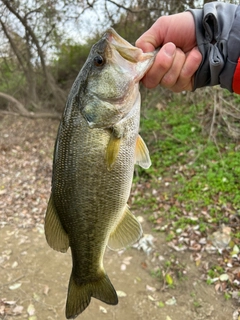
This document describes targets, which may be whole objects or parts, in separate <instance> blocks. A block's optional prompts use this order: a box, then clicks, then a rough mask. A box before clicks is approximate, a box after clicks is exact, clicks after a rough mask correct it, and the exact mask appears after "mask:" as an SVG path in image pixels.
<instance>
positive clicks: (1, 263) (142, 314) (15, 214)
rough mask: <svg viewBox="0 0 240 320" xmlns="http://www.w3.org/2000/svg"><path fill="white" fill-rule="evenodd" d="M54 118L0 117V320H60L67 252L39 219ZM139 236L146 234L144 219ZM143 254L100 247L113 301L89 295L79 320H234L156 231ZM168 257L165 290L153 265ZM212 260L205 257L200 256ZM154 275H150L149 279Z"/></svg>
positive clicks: (186, 258) (228, 304)
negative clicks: (52, 241) (172, 269)
mask: <svg viewBox="0 0 240 320" xmlns="http://www.w3.org/2000/svg"><path fill="white" fill-rule="evenodd" d="M56 130H57V122H53V121H48V120H44V121H43V120H35V121H34V120H27V119H20V120H18V121H16V120H14V121H13V120H12V119H9V118H4V119H2V120H1V119H0V163H1V176H0V179H1V182H0V319H2V320H3V319H4V320H11V319H14V320H15V319H28V320H46V319H47V320H53V319H60V320H64V319H65V316H64V312H65V311H64V309H65V299H66V293H67V286H68V280H69V274H70V272H71V257H70V254H61V253H58V252H55V251H53V250H52V249H51V248H49V247H48V245H47V243H46V241H45V237H44V234H43V218H44V212H45V210H46V203H47V199H48V197H49V190H50V183H51V161H52V160H51V157H52V150H53V144H54V139H55V135H56ZM143 229H144V232H145V233H150V234H152V231H151V225H150V224H149V223H148V222H146V221H144V222H143ZM154 236H155V237H156V242H155V248H154V250H153V251H152V252H151V253H150V254H149V255H147V254H146V253H145V252H143V251H139V250H137V249H134V248H130V249H128V250H125V251H124V252H120V253H118V252H113V251H109V250H107V252H106V254H105V260H104V265H105V269H106V271H107V273H108V275H109V277H110V279H111V281H112V283H113V285H114V287H115V288H116V290H117V291H118V292H119V295H120V298H119V304H118V305H117V306H108V305H106V304H104V303H102V302H100V301H97V300H95V299H92V301H91V304H90V306H89V307H88V308H87V310H85V311H84V313H83V314H82V315H81V316H79V319H82V320H101V319H105V320H110V319H116V320H121V319H125V320H139V319H149V320H155V319H158V320H201V319H202V320H205V319H211V320H238V318H237V317H233V313H234V311H235V310H236V309H237V307H238V306H237V305H236V302H235V301H233V300H229V301H227V300H225V299H224V296H223V295H222V294H217V293H216V292H215V289H214V286H213V285H211V286H209V285H207V284H206V282H205V281H203V280H201V276H202V272H201V268H200V267H196V265H195V264H194V263H193V262H192V261H191V260H190V253H187V252H184V253H176V252H174V251H173V249H171V248H170V247H169V246H167V243H166V241H165V237H164V235H163V234H159V233H158V234H154ZM172 257H174V261H175V263H176V265H178V264H179V265H181V266H183V267H181V271H182V274H181V277H179V279H176V278H174V283H173V286H172V288H169V286H166V284H164V281H163V279H162V278H161V275H159V270H160V271H161V270H165V271H166V264H167V262H168V261H170V260H171V259H172ZM205 258H206V259H207V260H209V261H211V260H212V259H213V257H212V256H210V255H209V256H207V257H205ZM153 275H154V276H153Z"/></svg>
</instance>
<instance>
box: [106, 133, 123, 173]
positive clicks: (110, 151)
mask: <svg viewBox="0 0 240 320" xmlns="http://www.w3.org/2000/svg"><path fill="white" fill-rule="evenodd" d="M120 144H121V138H118V137H115V135H114V134H112V135H111V137H110V139H109V142H108V145H107V150H106V161H107V168H108V170H111V169H112V167H113V165H114V163H115V161H116V159H117V156H118V153H119V149H120Z"/></svg>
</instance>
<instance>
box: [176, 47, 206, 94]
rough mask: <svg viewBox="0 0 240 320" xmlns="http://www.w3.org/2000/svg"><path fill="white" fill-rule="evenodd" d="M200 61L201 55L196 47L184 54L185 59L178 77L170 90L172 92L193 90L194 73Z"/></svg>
mask: <svg viewBox="0 0 240 320" xmlns="http://www.w3.org/2000/svg"><path fill="white" fill-rule="evenodd" d="M201 62H202V55H201V53H200V51H199V50H198V49H197V47H195V48H193V49H192V50H191V51H190V52H189V53H188V54H187V55H186V60H185V63H184V65H183V67H182V70H181V72H180V75H179V78H178V80H177V81H176V84H175V85H174V87H172V88H171V90H172V91H174V92H181V91H184V90H186V91H191V90H193V84H194V74H195V73H196V71H197V70H198V68H199V66H200V64H201Z"/></svg>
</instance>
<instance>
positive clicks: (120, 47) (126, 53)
mask: <svg viewBox="0 0 240 320" xmlns="http://www.w3.org/2000/svg"><path fill="white" fill-rule="evenodd" d="M106 38H107V40H108V42H109V43H110V44H111V45H112V46H114V48H115V49H116V50H117V51H118V53H119V54H120V55H121V56H122V57H123V58H124V59H126V60H128V61H130V62H133V63H137V62H139V61H140V60H142V59H141V57H142V53H143V52H142V50H141V49H139V48H137V47H134V46H133V45H131V44H130V43H129V42H128V41H126V40H125V39H123V38H122V37H121V36H119V34H117V33H116V31H115V30H113V29H112V28H110V29H108V30H107V32H106Z"/></svg>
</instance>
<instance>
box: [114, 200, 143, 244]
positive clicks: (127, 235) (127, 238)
mask: <svg viewBox="0 0 240 320" xmlns="http://www.w3.org/2000/svg"><path fill="white" fill-rule="evenodd" d="M141 235H142V227H141V225H140V223H139V222H138V220H137V219H136V218H135V217H134V215H133V214H132V213H131V212H130V210H129V208H128V206H127V205H126V208H125V211H124V214H123V216H122V218H121V220H120V222H119V223H118V224H117V225H116V227H115V228H114V230H113V231H112V233H111V235H110V237H109V240H108V246H109V248H110V249H113V250H120V249H123V248H126V247H127V246H129V245H131V244H133V243H134V242H136V241H137V240H138V239H139V238H140V237H141Z"/></svg>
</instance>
